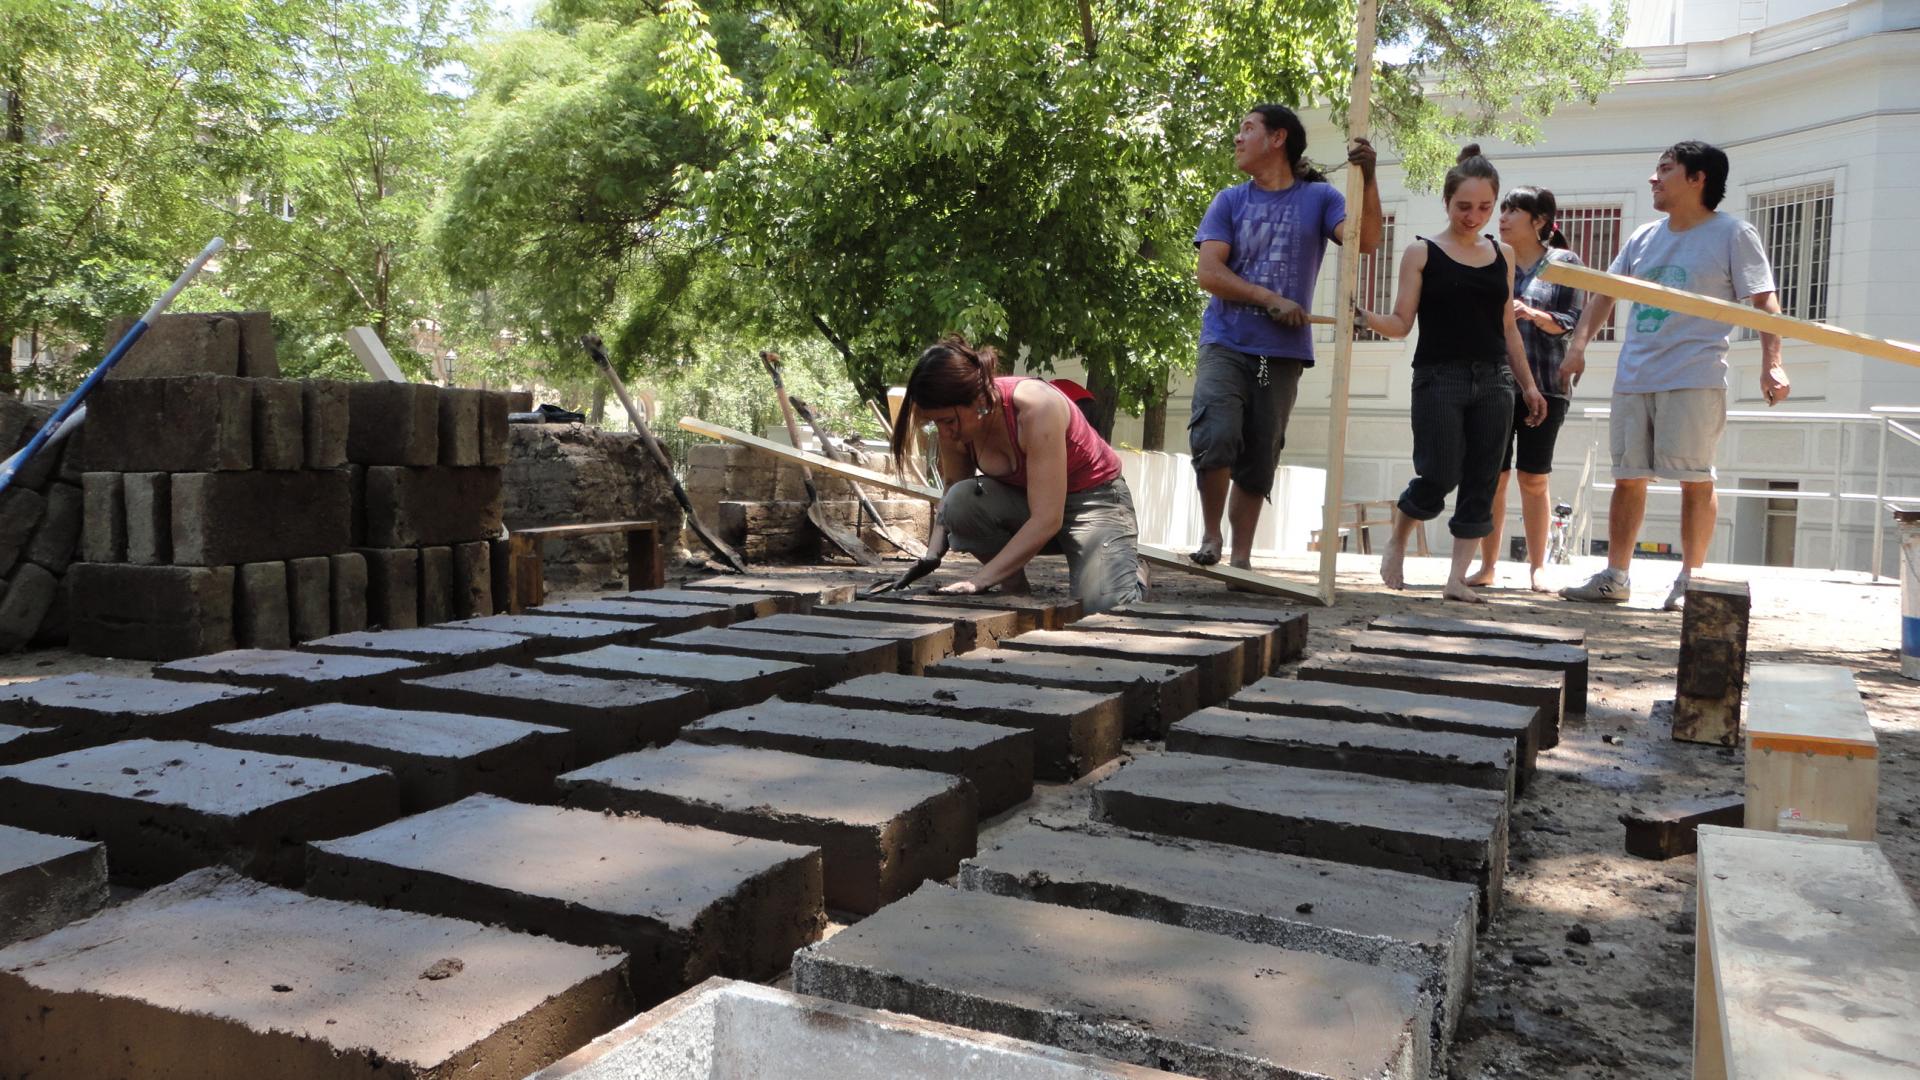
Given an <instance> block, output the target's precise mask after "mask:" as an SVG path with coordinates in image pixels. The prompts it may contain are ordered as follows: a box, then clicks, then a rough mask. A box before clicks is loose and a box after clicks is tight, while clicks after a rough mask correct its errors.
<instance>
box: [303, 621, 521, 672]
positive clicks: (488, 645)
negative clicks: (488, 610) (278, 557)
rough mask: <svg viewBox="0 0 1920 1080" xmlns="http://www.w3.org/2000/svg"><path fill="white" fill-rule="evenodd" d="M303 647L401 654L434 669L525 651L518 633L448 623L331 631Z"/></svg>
mask: <svg viewBox="0 0 1920 1080" xmlns="http://www.w3.org/2000/svg"><path fill="white" fill-rule="evenodd" d="M306 647H307V648H309V649H313V650H315V651H317V652H339V653H358V654H360V655H363V656H400V657H405V658H406V659H408V660H418V661H420V662H421V663H423V664H431V665H433V667H434V670H435V671H450V670H453V669H455V668H474V667H485V666H487V665H489V664H497V663H501V662H503V661H508V660H518V659H521V658H522V657H524V656H526V655H527V639H526V638H524V637H521V636H520V635H518V634H502V633H498V632H495V631H489V630H471V629H460V628H455V627H450V626H421V627H416V628H413V629H410V630H363V631H360V632H359V633H349V634H331V635H328V636H327V637H323V638H317V639H315V640H313V641H309V642H307V644H306Z"/></svg>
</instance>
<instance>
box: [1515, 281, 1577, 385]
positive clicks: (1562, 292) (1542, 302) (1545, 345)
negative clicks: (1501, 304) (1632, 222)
mask: <svg viewBox="0 0 1920 1080" xmlns="http://www.w3.org/2000/svg"><path fill="white" fill-rule="evenodd" d="M1549 259H1551V260H1553V261H1554V262H1562V263H1566V264H1568V265H1569V266H1579V265H1581V263H1580V256H1578V255H1575V254H1574V253H1573V252H1571V251H1568V250H1566V249H1565V248H1548V249H1547V253H1546V255H1545V256H1544V257H1542V258H1541V260H1540V261H1539V262H1538V263H1536V264H1534V265H1533V266H1532V267H1529V268H1526V269H1521V268H1519V267H1515V268H1514V272H1513V295H1514V298H1515V299H1516V300H1519V301H1520V302H1521V303H1524V304H1526V305H1527V306H1528V307H1530V308H1537V309H1539V310H1541V311H1544V312H1546V313H1547V314H1549V315H1552V316H1553V321H1554V322H1557V323H1559V324H1560V328H1561V332H1560V333H1558V334H1549V333H1547V332H1546V331H1545V330H1542V329H1540V328H1539V327H1538V326H1535V325H1534V323H1533V320H1532V319H1520V320H1518V321H1519V324H1520V344H1521V345H1523V346H1525V347H1526V350H1527V364H1528V366H1530V367H1532V368H1533V383H1534V385H1535V386H1538V387H1539V388H1540V392H1541V393H1542V394H1546V395H1548V396H1549V397H1566V396H1567V395H1565V394H1562V393H1561V392H1560V361H1561V360H1562V359H1564V358H1565V357H1566V355H1567V333H1566V332H1567V331H1569V330H1572V329H1573V324H1574V323H1576V322H1579V321H1580V307H1581V304H1580V291H1579V290H1578V289H1571V288H1568V287H1567V286H1565V285H1552V284H1549V283H1547V282H1545V281H1541V280H1540V278H1539V276H1538V275H1539V273H1540V270H1541V268H1542V267H1544V266H1546V265H1547V260H1549Z"/></svg>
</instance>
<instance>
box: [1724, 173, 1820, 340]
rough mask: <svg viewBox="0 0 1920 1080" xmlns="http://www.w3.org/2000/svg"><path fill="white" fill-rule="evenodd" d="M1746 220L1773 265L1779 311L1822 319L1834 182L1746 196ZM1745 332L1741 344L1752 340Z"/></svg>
mask: <svg viewBox="0 0 1920 1080" xmlns="http://www.w3.org/2000/svg"><path fill="white" fill-rule="evenodd" d="M1747 220H1748V221H1750V222H1752V223H1753V227H1754V228H1755V229H1757V230H1759V232H1760V242H1761V244H1763V245H1765V247H1766V250H1767V262H1768V263H1770V264H1772V266H1773V280H1774V283H1775V285H1777V286H1778V289H1779V292H1778V294H1777V295H1778V297H1779V300H1780V310H1781V311H1782V312H1783V313H1785V314H1787V315H1792V316H1794V317H1795V318H1800V319H1817V320H1825V319H1826V317H1827V292H1828V286H1829V284H1830V282H1831V280H1832V277H1831V273H1832V262H1833V182H1832V181H1831V180H1829V181H1826V182H1824V183H1819V184H1802V185H1800V186H1798V187H1791V188H1785V189H1782V190H1779V191H1769V192H1766V193H1764V194H1759V195H1749V196H1747ZM1756 336H1757V335H1756V334H1754V332H1753V331H1751V330H1748V331H1745V332H1743V333H1742V334H1741V338H1742V339H1743V340H1751V339H1752V338H1754V337H1756Z"/></svg>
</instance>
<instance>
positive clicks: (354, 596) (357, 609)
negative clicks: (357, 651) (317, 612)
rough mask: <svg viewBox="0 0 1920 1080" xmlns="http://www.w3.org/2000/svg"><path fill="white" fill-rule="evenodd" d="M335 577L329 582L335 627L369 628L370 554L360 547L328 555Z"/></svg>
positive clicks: (336, 630) (347, 630)
mask: <svg viewBox="0 0 1920 1080" xmlns="http://www.w3.org/2000/svg"><path fill="white" fill-rule="evenodd" d="M327 566H328V569H329V571H330V573H329V577H330V578H331V579H332V580H331V584H330V585H329V586H328V588H329V590H330V592H329V595H328V607H329V609H330V611H331V613H332V617H333V626H332V630H333V632H334V633H336V634H349V633H352V632H354V631H356V630H365V629H366V628H367V579H368V575H367V557H366V556H365V555H362V554H360V553H359V552H357V551H350V552H347V553H345V554H341V555H330V556H328V557H327Z"/></svg>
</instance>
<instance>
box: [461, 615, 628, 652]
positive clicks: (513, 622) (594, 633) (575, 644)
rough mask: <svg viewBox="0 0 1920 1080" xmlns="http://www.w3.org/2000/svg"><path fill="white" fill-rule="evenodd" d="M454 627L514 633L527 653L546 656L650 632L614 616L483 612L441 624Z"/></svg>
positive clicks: (621, 642) (616, 642) (619, 642)
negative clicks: (478, 616) (605, 617)
mask: <svg viewBox="0 0 1920 1080" xmlns="http://www.w3.org/2000/svg"><path fill="white" fill-rule="evenodd" d="M445 625H446V626H447V627H448V628H449V629H455V630H487V631H492V632H496V633H501V634H517V635H519V636H520V637H523V638H526V639H527V652H528V654H529V655H532V656H546V655H549V654H552V653H556V652H572V651H574V650H576V649H591V648H595V647H597V646H601V645H633V644H636V643H638V642H640V641H643V640H645V639H646V638H647V637H648V635H649V634H650V633H651V631H649V630H648V628H647V627H646V626H645V625H636V624H634V623H631V622H622V621H619V620H616V619H574V618H566V617H563V616H550V615H485V616H482V617H480V618H477V619H461V620H459V621H457V622H450V623H447V624H445Z"/></svg>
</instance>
